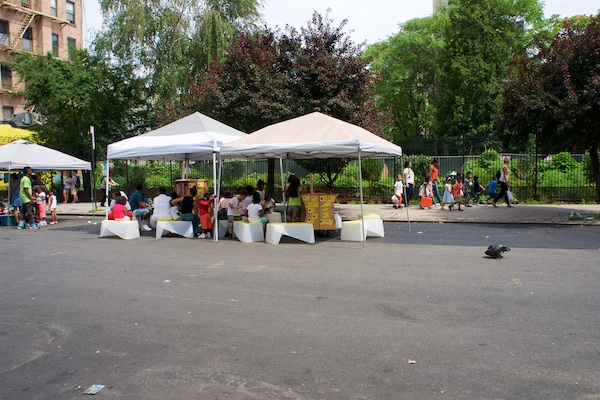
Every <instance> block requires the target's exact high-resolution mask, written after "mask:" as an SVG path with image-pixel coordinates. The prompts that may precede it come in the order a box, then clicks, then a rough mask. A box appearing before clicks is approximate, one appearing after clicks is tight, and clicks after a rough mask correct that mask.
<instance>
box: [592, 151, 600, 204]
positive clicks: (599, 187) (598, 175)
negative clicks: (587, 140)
mask: <svg viewBox="0 0 600 400" xmlns="http://www.w3.org/2000/svg"><path fill="white" fill-rule="evenodd" d="M590 161H591V162H592V172H593V173H594V182H596V194H597V195H598V202H599V203H600V161H599V160H598V143H594V144H593V145H592V148H591V149H590Z"/></svg>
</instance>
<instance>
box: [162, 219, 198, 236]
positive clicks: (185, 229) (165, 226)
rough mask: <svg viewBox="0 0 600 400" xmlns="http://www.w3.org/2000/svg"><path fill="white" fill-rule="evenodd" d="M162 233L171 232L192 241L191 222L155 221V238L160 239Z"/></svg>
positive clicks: (192, 229) (192, 230)
mask: <svg viewBox="0 0 600 400" xmlns="http://www.w3.org/2000/svg"><path fill="white" fill-rule="evenodd" d="M164 231H167V232H171V233H174V234H176V235H179V236H183V237H186V238H188V239H192V238H193V237H194V228H193V227H192V221H161V220H158V221H156V238H157V239H160V238H161V237H162V235H163V233H164Z"/></svg>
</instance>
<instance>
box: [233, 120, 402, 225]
mask: <svg viewBox="0 0 600 400" xmlns="http://www.w3.org/2000/svg"><path fill="white" fill-rule="evenodd" d="M221 156H222V157H225V158H232V157H246V158H279V159H280V160H281V159H283V158H292V159H307V158H358V161H359V163H358V165H359V183H360V199H361V214H364V213H363V212H362V197H363V193H362V171H361V168H360V165H361V163H360V160H361V158H362V157H382V156H399V157H401V156H402V148H401V147H400V146H397V145H395V144H394V143H392V142H389V141H387V140H385V139H383V138H381V137H379V136H377V135H375V134H373V133H371V132H369V131H368V130H366V129H364V128H361V127H359V126H356V125H353V124H350V123H348V122H344V121H341V120H339V119H337V118H333V117H330V116H327V115H325V114H321V113H319V112H314V113H311V114H307V115H304V116H301V117H298V118H293V119H290V120H287V121H283V122H279V123H277V124H273V125H269V126H267V127H265V128H263V129H260V130H258V131H256V132H253V133H251V134H249V135H248V136H246V137H243V138H241V139H238V140H236V141H234V142H230V143H227V144H224V145H223V146H221ZM280 165H281V162H280ZM282 179H283V177H282ZM282 189H283V182H282ZM407 213H408V209H407ZM409 223H410V222H409ZM363 226H364V224H363Z"/></svg>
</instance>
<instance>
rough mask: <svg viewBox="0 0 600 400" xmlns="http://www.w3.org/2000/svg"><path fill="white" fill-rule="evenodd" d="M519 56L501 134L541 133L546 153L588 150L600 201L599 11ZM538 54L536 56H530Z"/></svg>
mask: <svg viewBox="0 0 600 400" xmlns="http://www.w3.org/2000/svg"><path fill="white" fill-rule="evenodd" d="M536 50H537V51H536V52H530V53H529V54H525V55H523V56H521V57H519V58H517V59H516V61H515V64H516V68H517V69H516V72H515V73H514V74H512V75H511V77H510V80H509V81H508V83H507V84H506V88H505V92H504V107H503V110H504V124H503V127H504V128H505V130H503V131H502V138H503V140H504V141H505V143H507V142H517V143H518V142H526V141H528V140H529V139H530V137H531V136H532V135H534V136H535V137H536V142H537V143H538V147H539V149H540V150H542V151H546V150H547V151H552V150H559V151H560V150H568V151H570V150H574V149H576V148H579V149H586V150H588V151H589V156H590V162H591V166H592V175H593V177H594V182H595V183H596V191H597V193H598V198H599V199H600V162H599V160H598V149H599V147H600V14H598V15H596V16H595V17H593V18H591V19H590V22H589V24H588V25H587V26H586V27H585V28H584V29H581V28H573V27H571V26H570V24H569V21H568V20H566V21H565V23H564V26H563V29H562V30H561V31H560V32H559V33H558V34H557V35H556V36H555V38H554V40H553V41H552V42H551V43H550V44H549V45H547V44H546V43H544V42H541V41H540V42H539V44H538V47H537V48H536ZM530 54H533V55H530Z"/></svg>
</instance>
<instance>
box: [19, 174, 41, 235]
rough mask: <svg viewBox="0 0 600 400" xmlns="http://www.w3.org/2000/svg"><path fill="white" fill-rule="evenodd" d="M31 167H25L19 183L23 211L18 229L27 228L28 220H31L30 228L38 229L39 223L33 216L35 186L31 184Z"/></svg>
mask: <svg viewBox="0 0 600 400" xmlns="http://www.w3.org/2000/svg"><path fill="white" fill-rule="evenodd" d="M32 174H33V172H32V171H31V167H25V168H23V177H22V178H21V182H20V183H19V197H20V198H21V202H22V203H23V207H22V211H21V219H20V220H19V225H17V229H25V225H26V222H27V221H29V229H38V225H37V224H36V223H35V218H34V217H33V205H34V203H35V201H34V198H33V186H32V184H31V175H32Z"/></svg>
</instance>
